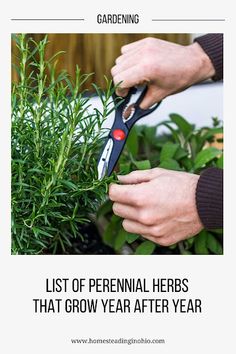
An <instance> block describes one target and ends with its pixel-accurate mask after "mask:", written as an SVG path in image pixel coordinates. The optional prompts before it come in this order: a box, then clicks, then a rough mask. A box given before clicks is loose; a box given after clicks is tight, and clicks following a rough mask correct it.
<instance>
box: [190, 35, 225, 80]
mask: <svg viewBox="0 0 236 354" xmlns="http://www.w3.org/2000/svg"><path fill="white" fill-rule="evenodd" d="M223 40H224V39H223V33H209V34H205V35H204V36H201V37H197V38H195V40H194V41H195V42H197V43H198V44H199V45H200V46H201V47H202V49H203V50H204V52H205V53H206V54H207V55H208V56H209V58H210V59H211V62H212V64H213V66H214V68H215V72H216V73H215V75H214V77H213V78H212V79H213V80H215V81H217V80H222V79H223Z"/></svg>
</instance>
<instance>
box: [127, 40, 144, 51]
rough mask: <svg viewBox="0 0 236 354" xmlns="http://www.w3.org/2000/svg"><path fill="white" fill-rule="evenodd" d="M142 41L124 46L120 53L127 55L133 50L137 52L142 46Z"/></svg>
mask: <svg viewBox="0 0 236 354" xmlns="http://www.w3.org/2000/svg"><path fill="white" fill-rule="evenodd" d="M144 40H145V39H140V40H138V41H135V42H133V43H129V44H126V45H124V46H123V47H121V53H122V54H124V53H128V52H131V51H133V50H137V49H139V48H141V47H142V46H143V41H144Z"/></svg>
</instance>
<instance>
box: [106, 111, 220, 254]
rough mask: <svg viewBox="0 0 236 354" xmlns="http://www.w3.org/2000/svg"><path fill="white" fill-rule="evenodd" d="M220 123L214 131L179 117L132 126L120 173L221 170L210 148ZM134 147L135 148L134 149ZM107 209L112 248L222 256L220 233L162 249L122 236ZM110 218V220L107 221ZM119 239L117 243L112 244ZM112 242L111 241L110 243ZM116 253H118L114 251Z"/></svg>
mask: <svg viewBox="0 0 236 354" xmlns="http://www.w3.org/2000/svg"><path fill="white" fill-rule="evenodd" d="M220 124H221V122H220V121H219V120H218V119H216V118H214V119H213V127H212V128H210V127H203V128H201V129H196V128H195V127H194V126H193V125H192V124H190V123H188V121H187V120H186V119H184V118H183V117H181V116H180V115H178V114H170V120H168V121H164V122H161V123H159V124H158V125H157V126H155V127H147V126H135V127H134V128H133V129H132V135H131V136H130V137H129V138H128V142H127V144H126V148H125V150H124V152H123V153H122V156H121V158H120V165H119V167H120V172H119V173H122V174H127V173H129V172H131V171H132V170H136V169H148V168H153V167H157V166H159V167H162V168H166V169H170V170H177V171H187V172H191V173H198V174H199V173H201V171H202V169H205V168H207V167H211V166H213V167H214V166H216V167H218V168H223V153H222V151H221V150H219V149H216V148H215V147H213V146H209V144H210V143H212V142H213V140H214V136H215V134H218V133H222V132H223V129H222V127H221V126H220ZM160 126H165V127H166V128H167V129H168V130H169V132H170V134H168V133H165V134H162V135H160V134H158V129H159V128H160ZM133 144H134V145H133ZM111 215H112V210H111V204H110V210H109V208H106V210H105V212H104V213H103V216H104V217H105V218H106V219H107V220H111V222H110V223H109V224H108V227H107V228H106V231H105V235H104V240H105V242H107V240H109V245H110V246H111V247H113V248H114V245H116V242H117V243H119V247H120V246H121V244H123V245H125V244H126V245H127V246H128V247H129V248H130V253H133V254H152V253H155V254H162V253H165V254H183V255H189V254H222V253H223V247H222V244H223V242H222V230H219V231H217V230H214V231H213V230H212V231H207V230H203V231H202V232H200V233H199V234H198V235H197V236H195V237H192V238H190V239H187V240H185V241H182V242H179V243H178V244H175V245H172V246H170V247H161V246H159V245H155V244H154V243H152V242H151V241H143V238H142V237H138V235H133V234H131V235H130V237H129V236H126V242H125V241H124V239H125V238H124V235H123V234H122V235H123V236H122V237H123V238H122V242H121V235H120V229H122V224H121V219H120V218H118V217H117V216H115V221H114V219H113V218H114V216H112V217H111ZM110 218H111V219H110ZM116 238H118V239H119V240H118V241H115V240H116ZM111 240H112V241H111ZM116 251H118V252H120V249H119V250H118V248H117V247H116Z"/></svg>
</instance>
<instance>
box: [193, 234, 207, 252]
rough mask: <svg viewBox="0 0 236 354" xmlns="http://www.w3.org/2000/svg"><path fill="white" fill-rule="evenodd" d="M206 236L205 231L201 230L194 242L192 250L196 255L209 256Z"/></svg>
mask: <svg viewBox="0 0 236 354" xmlns="http://www.w3.org/2000/svg"><path fill="white" fill-rule="evenodd" d="M207 236H208V233H207V231H206V230H202V231H201V232H200V233H199V234H198V235H197V236H195V240H194V250H195V253H196V254H209V252H208V248H207Z"/></svg>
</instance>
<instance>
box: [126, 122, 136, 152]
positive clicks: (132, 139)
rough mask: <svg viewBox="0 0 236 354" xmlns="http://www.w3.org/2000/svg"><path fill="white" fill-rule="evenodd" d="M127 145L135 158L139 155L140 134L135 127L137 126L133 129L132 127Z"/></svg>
mask: <svg viewBox="0 0 236 354" xmlns="http://www.w3.org/2000/svg"><path fill="white" fill-rule="evenodd" d="M126 147H127V149H128V151H129V152H130V153H131V154H132V156H133V157H134V158H136V157H137V154H138V134H137V131H136V129H135V127H134V128H133V129H131V131H130V133H129V136H128V139H127V142H126Z"/></svg>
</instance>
